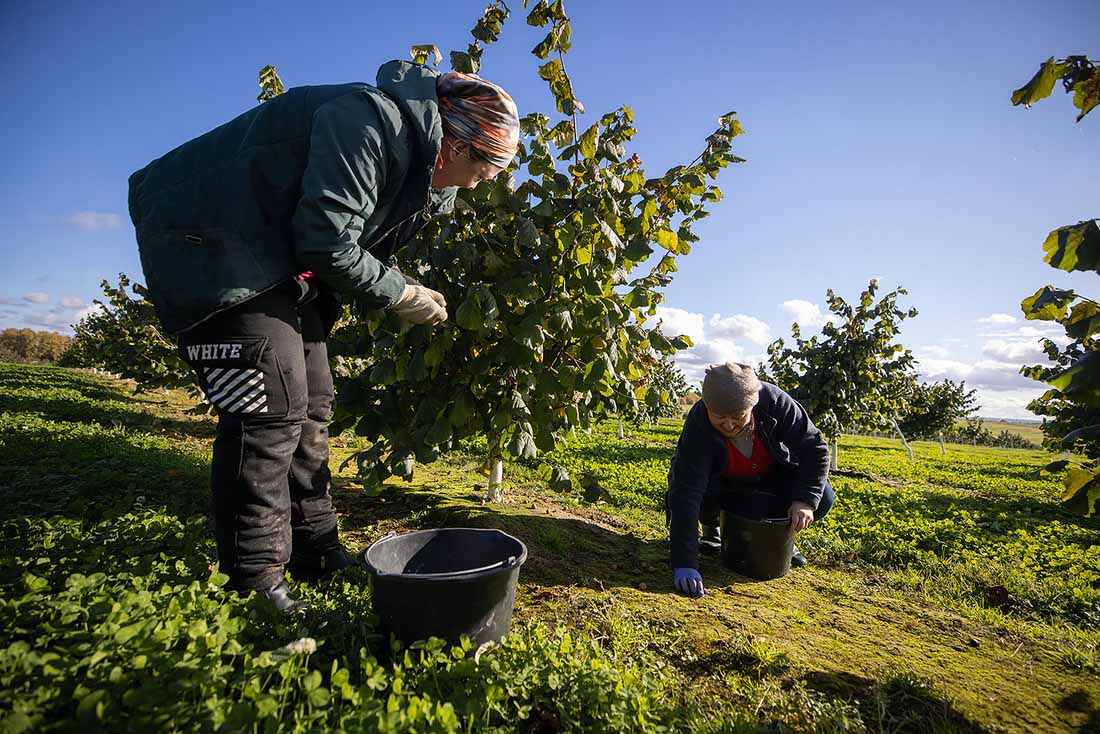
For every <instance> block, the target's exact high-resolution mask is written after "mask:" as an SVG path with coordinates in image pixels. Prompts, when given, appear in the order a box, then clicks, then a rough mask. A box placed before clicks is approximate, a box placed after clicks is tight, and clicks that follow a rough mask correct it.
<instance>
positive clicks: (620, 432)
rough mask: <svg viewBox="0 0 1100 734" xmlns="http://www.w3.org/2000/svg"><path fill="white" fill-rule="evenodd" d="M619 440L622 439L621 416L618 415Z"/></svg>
mask: <svg viewBox="0 0 1100 734" xmlns="http://www.w3.org/2000/svg"><path fill="white" fill-rule="evenodd" d="M619 440H620V441H622V440H623V417H622V415H619Z"/></svg>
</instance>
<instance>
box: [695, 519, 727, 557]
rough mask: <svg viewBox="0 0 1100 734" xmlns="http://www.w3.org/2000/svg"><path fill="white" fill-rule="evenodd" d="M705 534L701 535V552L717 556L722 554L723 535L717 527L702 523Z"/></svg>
mask: <svg viewBox="0 0 1100 734" xmlns="http://www.w3.org/2000/svg"><path fill="white" fill-rule="evenodd" d="M700 527H701V528H702V530H703V532H702V533H700V535H699V552H700V553H706V554H708V555H717V554H718V553H721V552H722V533H721V531H720V530H719V528H718V526H717V525H707V524H705V523H700Z"/></svg>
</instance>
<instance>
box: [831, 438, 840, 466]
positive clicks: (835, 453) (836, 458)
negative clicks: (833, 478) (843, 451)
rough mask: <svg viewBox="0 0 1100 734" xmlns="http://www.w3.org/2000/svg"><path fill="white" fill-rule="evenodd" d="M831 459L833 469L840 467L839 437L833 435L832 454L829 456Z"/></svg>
mask: <svg viewBox="0 0 1100 734" xmlns="http://www.w3.org/2000/svg"><path fill="white" fill-rule="evenodd" d="M829 458H830V459H832V464H833V466H832V468H833V469H834V470H836V469H839V468H840V438H839V436H833V455H832V456H831V457H829Z"/></svg>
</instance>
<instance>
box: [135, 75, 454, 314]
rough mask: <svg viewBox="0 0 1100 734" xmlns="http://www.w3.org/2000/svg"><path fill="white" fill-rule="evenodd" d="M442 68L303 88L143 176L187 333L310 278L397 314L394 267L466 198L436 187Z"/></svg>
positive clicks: (144, 212)
mask: <svg viewBox="0 0 1100 734" xmlns="http://www.w3.org/2000/svg"><path fill="white" fill-rule="evenodd" d="M437 76H438V72H435V71H433V70H431V69H429V68H426V67H424V66H420V65H417V64H411V63H408V62H404V61H391V62H390V63H388V64H385V65H384V66H382V68H380V69H379V70H378V79H377V87H372V86H370V85H368V84H364V83H353V84H337V85H327V86H312V87H297V88H294V89H290V90H288V91H287V92H286V93H284V94H281V95H279V96H278V97H275V98H274V99H271V100H269V101H267V102H264V103H263V104H261V105H259V106H258V107H255V108H254V109H251V110H249V111H248V112H245V113H244V114H242V115H240V116H239V117H237V118H236V119H234V120H231V121H229V122H227V123H225V124H224V125H222V126H220V127H217V128H215V129H214V130H211V131H210V132H208V133H206V134H204V135H201V136H199V137H197V138H195V139H194V140H191V141H189V142H187V143H184V144H183V145H181V146H180V147H178V148H176V149H175V150H173V151H171V152H169V153H167V154H166V155H164V156H162V157H161V158H158V159H157V160H155V161H153V162H152V163H150V164H149V165H147V166H146V167H145V168H143V169H141V170H140V171H137V172H136V173H134V174H133V175H132V176H130V218H131V219H132V220H133V222H134V227H135V229H136V232H137V241H138V249H139V251H140V254H141V267H142V270H144V272H145V280H146V285H147V286H148V288H149V297H150V299H151V300H152V302H153V305H154V306H155V307H156V311H157V315H158V316H159V317H160V320H161V322H162V323H163V324H164V327H165V328H166V329H167V330H168V331H170V332H172V333H176V332H180V331H183V330H185V329H188V328H190V327H192V326H194V325H195V324H197V323H199V322H201V321H203V320H204V319H206V318H208V317H210V316H211V315H213V314H215V313H217V312H219V311H222V310H224V309H226V308H229V307H230V306H233V305H235V304H238V303H241V302H242V301H245V300H247V299H249V298H252V297H253V296H255V295H257V294H259V293H262V292H263V291H265V290H267V289H269V288H272V287H273V286H275V285H277V284H278V283H280V282H283V281H285V280H287V279H289V278H293V277H294V276H296V275H298V274H299V273H302V272H305V271H309V272H312V273H313V274H314V275H315V276H316V277H318V278H320V279H321V281H322V282H323V283H324V284H326V285H328V286H329V287H330V288H331V289H333V290H334V291H337V292H343V293H347V294H353V295H354V296H355V297H356V299H358V300H361V301H363V302H366V303H367V304H370V305H376V306H382V307H384V306H389V305H391V304H392V303H393V302H394V301H395V300H396V299H397V298H398V297H399V296H400V295H401V292H402V290H403V289H404V287H405V280H404V278H403V277H402V276H401V275H400V273H398V272H397V271H396V270H392V269H390V268H388V267H386V266H385V265H384V264H383V261H388V260H389V259H390V257H391V256H392V255H393V252H394V250H395V249H397V247H398V246H400V245H401V244H403V243H404V242H405V241H406V240H408V239H409V238H410V237H412V235H413V234H415V233H416V231H417V229H419V227H420V226H421V225H422V224H423V223H424V222H425V221H427V219H428V218H429V217H431V216H432V215H434V214H437V213H440V212H442V211H446V210H449V209H450V208H451V206H452V205H453V202H454V192H455V190H454V189H444V190H443V191H433V190H432V189H431V188H430V186H431V177H432V171H433V169H434V166H435V162H436V158H437V156H438V155H439V150H440V147H441V144H442V138H443V127H442V122H441V120H440V117H439V107H438V102H437V99H436V93H435V82H436V77H437Z"/></svg>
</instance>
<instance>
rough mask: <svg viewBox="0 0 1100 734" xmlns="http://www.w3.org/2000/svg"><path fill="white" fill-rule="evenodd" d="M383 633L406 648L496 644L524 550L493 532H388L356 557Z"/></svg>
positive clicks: (508, 617) (507, 617)
mask: <svg viewBox="0 0 1100 734" xmlns="http://www.w3.org/2000/svg"><path fill="white" fill-rule="evenodd" d="M363 555H364V558H365V560H366V563H367V568H368V570H369V571H370V586H371V603H372V605H373V606H374V612H375V614H377V615H378V616H379V618H380V619H381V622H382V632H383V634H385V635H386V637H387V639H388V638H389V635H391V634H392V635H394V636H395V637H396V638H397V639H399V640H401V642H403V643H405V644H409V643H412V642H415V641H417V640H423V639H427V638H428V637H441V638H443V639H445V640H447V641H449V642H452V643H453V642H457V641H458V639H459V637H461V636H462V635H466V636H468V637H469V638H470V640H471V641H472V642H473V643H474V644H475V645H479V644H481V643H483V642H489V641H490V640H492V641H499V640H500V638H502V637H503V636H504V635H505V634H507V632H508V628H509V627H510V626H511V624H512V606H513V604H514V603H515V598H516V582H517V580H518V579H519V568H520V566H522V565H523V562H524V561H526V560H527V546H525V545H524V544H523V543H522V542H521V541H520V540H519V539H518V538H513V537H512V536H511V535H508V534H507V533H503V532H501V531H499V530H483V529H478V528H442V529H439V530H419V531H417V532H413V533H405V534H403V535H391V536H387V537H385V538H382V539H381V540H379V541H377V542H376V543H374V544H373V545H371V546H370V547H369V548H367V550H366V552H365V553H364V554H363Z"/></svg>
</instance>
